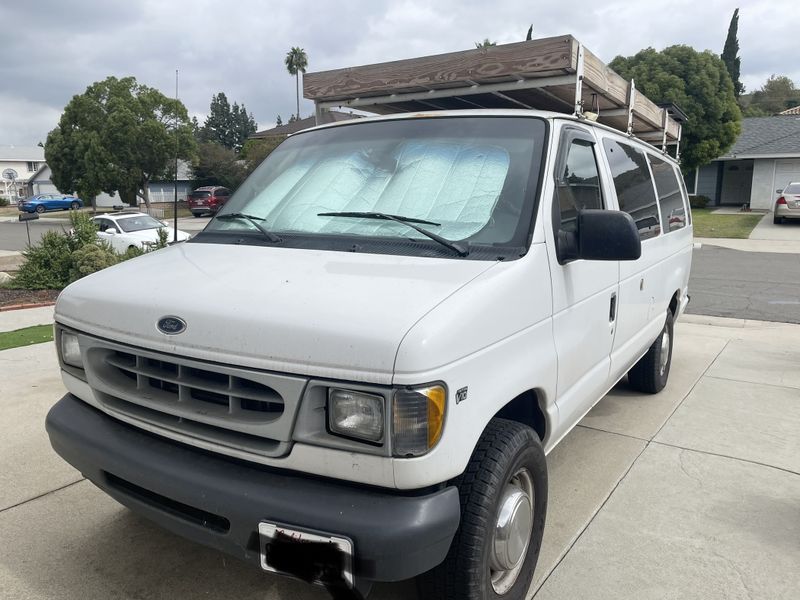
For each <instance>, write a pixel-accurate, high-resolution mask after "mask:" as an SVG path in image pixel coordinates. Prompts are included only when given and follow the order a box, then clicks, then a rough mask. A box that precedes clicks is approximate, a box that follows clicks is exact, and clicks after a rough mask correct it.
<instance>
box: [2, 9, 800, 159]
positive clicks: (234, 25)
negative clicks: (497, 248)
mask: <svg viewBox="0 0 800 600" xmlns="http://www.w3.org/2000/svg"><path fill="white" fill-rule="evenodd" d="M737 4H743V3H741V2H734V1H729V0H711V1H705V2H698V1H697V0H663V1H662V2H660V3H658V5H657V8H656V5H652V4H651V3H644V2H636V1H629V0H609V1H606V2H604V3H588V4H586V3H584V4H583V5H582V6H581V8H580V9H578V8H576V5H574V4H572V3H567V2H548V3H537V4H533V5H532V4H529V3H524V2H520V1H519V0H495V1H494V2H492V3H486V2H483V1H479V0H439V1H438V2H436V3H432V2H430V1H429V0H397V1H393V2H386V3H381V2H375V1H374V0H372V1H366V0H354V1H351V2H344V3H338V4H332V3H306V4H297V3H293V2H288V1H286V0H280V1H271V2H263V0H261V1H259V0H238V1H237V2H235V3H232V2H230V1H227V2H225V1H222V0H194V1H191V2H189V1H185V0H184V1H174V2H163V1H154V0H127V1H126V2H103V1H101V0H94V1H89V0H70V2H64V1H63V0H39V1H37V2H17V3H5V4H4V5H3V6H2V7H0V22H3V23H31V24H35V26H31V27H26V26H19V27H15V28H14V37H13V43H12V44H8V43H7V41H4V45H3V60H2V61H0V144H18V145H29V144H35V143H37V142H38V141H40V140H43V139H44V138H45V137H46V135H47V132H48V131H49V130H50V129H52V128H53V127H54V126H55V124H56V123H57V120H58V117H59V115H60V112H61V110H62V109H63V107H64V105H65V104H66V103H67V102H68V101H69V99H70V98H71V97H72V96H73V95H74V94H78V93H81V92H82V91H83V90H84V89H85V88H86V86H88V85H90V84H91V83H92V82H94V81H98V80H101V79H103V78H105V77H107V76H108V75H116V76H125V75H133V76H135V77H136V78H137V79H138V80H139V81H140V82H142V83H145V84H147V85H151V86H154V87H157V88H159V89H160V90H161V91H162V92H164V93H165V94H168V95H172V94H173V92H174V77H175V69H176V68H179V69H180V96H181V99H182V100H183V101H184V103H185V104H186V105H187V107H188V109H189V111H190V113H192V114H194V115H197V116H198V118H200V119H201V120H202V119H203V118H204V116H205V113H206V111H207V110H208V103H209V101H210V98H211V96H212V95H213V94H215V93H216V92H218V91H224V92H225V93H226V94H227V95H228V97H229V99H230V100H231V101H237V102H239V103H244V104H245V105H246V106H247V108H248V109H249V110H250V111H251V112H253V113H254V115H255V117H256V120H257V121H258V122H259V125H260V127H262V128H263V127H269V126H271V124H272V123H273V122H274V120H275V117H276V115H278V114H281V115H282V116H283V118H284V120H285V119H287V118H288V116H289V115H290V114H291V113H292V112H293V111H294V81H293V79H292V78H291V77H290V76H289V75H288V73H286V70H285V68H284V65H283V57H284V55H285V53H286V51H287V50H288V49H289V48H290V47H291V46H295V45H297V46H302V47H303V48H305V50H306V52H307V53H308V55H309V63H310V65H309V70H312V71H314V70H324V69H332V68H339V67H345V66H350V65H356V64H368V63H373V62H380V61H384V60H395V59H400V58H407V57H412V56H420V55H424V54H435V53H438V52H448V51H453V50H460V49H465V48H470V47H472V44H473V43H474V42H475V41H477V40H482V39H483V38H484V37H489V38H491V39H492V40H496V41H498V42H500V43H504V42H512V41H518V40H521V39H523V37H524V35H525V32H526V30H527V28H528V25H529V24H530V23H531V22H533V23H534V28H535V35H536V36H537V37H545V36H549V35H558V34H563V33H572V34H574V35H575V36H576V37H577V38H578V39H580V40H581V41H583V42H584V43H585V44H586V45H587V47H589V48H590V49H591V50H592V51H593V52H595V53H596V54H598V55H599V56H600V57H601V58H603V59H604V60H607V61H608V60H611V59H612V58H613V57H614V56H616V55H617V54H623V55H628V54H633V53H635V52H637V51H638V50H640V49H642V48H645V47H648V46H652V47H655V48H657V49H660V48H663V47H665V46H668V45H672V44H679V43H680V44H689V45H691V46H694V47H695V48H698V49H706V48H708V49H711V50H714V51H716V52H719V51H720V50H721V48H722V45H723V42H724V40H725V35H726V33H727V25H728V20H729V18H730V15H731V13H732V12H733V9H734V8H735V7H736V6H737ZM740 13H741V16H740V26H739V40H740V44H741V56H742V79H743V81H744V83H745V85H746V86H747V87H748V89H756V88H758V87H759V86H760V85H761V84H762V83H763V82H764V80H765V79H766V78H767V77H768V76H769V75H770V74H771V73H778V74H785V75H788V76H789V77H791V78H793V79H794V80H795V81H796V82H798V83H800V63H798V62H797V61H796V60H795V57H796V52H795V49H794V39H795V32H796V31H797V30H798V26H800V16H798V13H797V12H796V10H795V3H794V2H793V1H790V0H753V1H752V2H749V3H748V4H747V6H745V7H743V8H742V9H741V11H740ZM7 39H8V38H6V40H7ZM301 110H302V112H303V113H304V114H308V113H310V112H311V110H312V106H311V103H310V102H306V101H304V102H303V103H302V105H301Z"/></svg>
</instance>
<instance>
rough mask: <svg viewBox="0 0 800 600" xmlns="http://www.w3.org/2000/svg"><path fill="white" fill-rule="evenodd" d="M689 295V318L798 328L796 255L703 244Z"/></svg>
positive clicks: (694, 265)
mask: <svg viewBox="0 0 800 600" xmlns="http://www.w3.org/2000/svg"><path fill="white" fill-rule="evenodd" d="M689 294H690V295H691V298H692V300H691V302H690V303H689V307H688V308H687V312H689V313H694V314H698V315H714V316H718V317H735V318H739V319H757V320H761V321H776V322H783V323H800V256H798V255H797V254H777V253H766V252H742V251H740V250H729V249H727V248H720V247H717V246H708V245H703V247H702V248H701V249H700V250H695V251H694V254H693V258H692V275H691V278H690V280H689Z"/></svg>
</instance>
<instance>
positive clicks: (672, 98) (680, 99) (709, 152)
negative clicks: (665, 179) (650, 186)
mask: <svg viewBox="0 0 800 600" xmlns="http://www.w3.org/2000/svg"><path fill="white" fill-rule="evenodd" d="M610 66H611V68H612V69H614V70H615V71H616V72H617V73H619V74H620V75H622V76H623V77H625V78H626V79H634V80H635V82H636V89H637V90H639V91H640V92H641V93H643V94H644V95H645V96H647V97H648V98H650V100H652V101H654V102H657V103H662V102H672V103H674V104H677V105H678V106H679V107H680V108H681V109H682V110H683V111H684V112H685V113H686V115H687V117H688V119H687V121H686V123H684V124H683V132H682V140H681V157H682V161H681V162H682V166H683V168H684V169H685V170H687V171H688V170H691V169H694V168H695V167H699V166H701V165H704V164H706V163H708V162H709V161H711V160H713V159H715V158H717V157H718V156H720V155H722V154H723V153H724V152H726V151H727V150H728V149H730V147H731V146H733V143H734V142H735V141H736V138H737V136H738V135H739V133H740V132H741V120H742V113H741V111H740V110H739V106H738V104H737V103H736V97H735V96H734V94H733V82H732V81H731V77H730V75H729V74H728V70H727V69H726V67H725V64H724V63H723V62H722V60H721V59H720V58H719V57H718V56H717V55H716V54H714V53H713V52H710V51H705V52H698V51H697V50H694V49H693V48H690V47H689V46H670V47H669V48H665V49H664V50H662V51H661V52H656V51H655V50H654V49H653V48H647V49H645V50H642V51H640V52H639V53H637V54H636V55H634V56H630V57H627V58H626V57H622V56H618V57H616V58H615V59H614V60H613V61H612V62H611V64H610Z"/></svg>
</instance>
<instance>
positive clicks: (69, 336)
mask: <svg viewBox="0 0 800 600" xmlns="http://www.w3.org/2000/svg"><path fill="white" fill-rule="evenodd" d="M61 360H63V361H64V362H65V363H66V364H68V365H71V366H73V367H78V368H79V369H82V368H83V360H82V359H81V348H80V346H79V345H78V336H77V335H75V334H74V333H69V332H68V331H62V332H61Z"/></svg>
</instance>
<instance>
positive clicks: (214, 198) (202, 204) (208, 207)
mask: <svg viewBox="0 0 800 600" xmlns="http://www.w3.org/2000/svg"><path fill="white" fill-rule="evenodd" d="M230 197H231V191H230V190H229V189H228V188H224V187H220V186H217V185H207V186H204V187H199V188H197V189H196V190H195V191H193V192H192V193H191V194H189V199H188V200H187V202H188V204H189V210H191V211H192V214H193V215H194V216H195V217H199V216H200V215H204V214H206V213H208V214H212V215H213V214H215V213H216V212H217V211H218V210H219V209H220V208H222V207H223V206H224V205H225V203H226V202H227V201H228V198H230Z"/></svg>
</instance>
